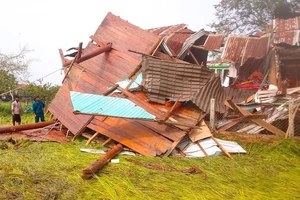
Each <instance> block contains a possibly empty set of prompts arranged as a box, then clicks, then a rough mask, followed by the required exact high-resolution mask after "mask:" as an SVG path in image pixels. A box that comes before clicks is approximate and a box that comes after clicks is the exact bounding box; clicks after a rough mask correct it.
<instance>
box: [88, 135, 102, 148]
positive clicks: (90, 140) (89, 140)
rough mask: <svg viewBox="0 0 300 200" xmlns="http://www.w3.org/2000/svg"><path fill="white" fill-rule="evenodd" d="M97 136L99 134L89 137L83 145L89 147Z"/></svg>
mask: <svg viewBox="0 0 300 200" xmlns="http://www.w3.org/2000/svg"><path fill="white" fill-rule="evenodd" d="M99 134H100V133H99V132H95V133H94V135H93V136H92V137H90V138H89V139H88V141H87V142H86V143H85V146H87V145H89V144H90V143H91V142H92V141H93V140H94V139H95V138H96V137H97V136H98V135H99Z"/></svg>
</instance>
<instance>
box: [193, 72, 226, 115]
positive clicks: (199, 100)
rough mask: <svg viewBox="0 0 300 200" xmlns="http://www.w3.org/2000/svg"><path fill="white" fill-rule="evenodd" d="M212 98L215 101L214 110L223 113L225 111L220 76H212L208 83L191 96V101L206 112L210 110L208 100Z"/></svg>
mask: <svg viewBox="0 0 300 200" xmlns="http://www.w3.org/2000/svg"><path fill="white" fill-rule="evenodd" d="M212 98H214V99H215V102H216V109H215V110H216V111H217V112H220V113H223V112H224V111H225V107H224V101H225V95H224V90H223V88H222V86H221V79H220V77H215V76H212V77H211V78H210V80H209V81H208V83H207V84H206V85H205V86H204V87H202V88H200V89H199V90H198V91H197V92H196V93H195V94H194V96H193V98H192V102H193V103H194V104H196V105H197V106H198V107H199V108H200V109H201V110H203V111H204V112H206V113H209V111H210V100H211V99H212Z"/></svg>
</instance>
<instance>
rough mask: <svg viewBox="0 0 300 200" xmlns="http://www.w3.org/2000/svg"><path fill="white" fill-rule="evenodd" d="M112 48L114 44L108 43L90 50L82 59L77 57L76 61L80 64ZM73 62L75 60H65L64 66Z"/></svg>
mask: <svg viewBox="0 0 300 200" xmlns="http://www.w3.org/2000/svg"><path fill="white" fill-rule="evenodd" d="M111 49H112V44H111V43H110V44H107V45H105V46H103V47H97V48H96V49H94V50H92V51H91V52H89V53H87V54H85V55H84V56H82V57H81V58H80V59H77V60H76V61H75V63H77V64H79V63H81V62H83V61H86V60H88V59H91V58H93V57H95V56H98V55H100V54H102V53H104V52H109V51H110V50H111ZM72 62H73V60H69V61H67V62H65V63H64V65H63V66H64V67H66V66H69V65H70V64H71V63H72Z"/></svg>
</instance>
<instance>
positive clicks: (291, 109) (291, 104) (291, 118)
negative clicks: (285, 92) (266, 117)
mask: <svg viewBox="0 0 300 200" xmlns="http://www.w3.org/2000/svg"><path fill="white" fill-rule="evenodd" d="M294 112H297V111H294V101H293V100H292V101H290V102H289V127H288V130H289V132H288V134H289V137H293V136H294V131H295V126H294V121H295V117H294Z"/></svg>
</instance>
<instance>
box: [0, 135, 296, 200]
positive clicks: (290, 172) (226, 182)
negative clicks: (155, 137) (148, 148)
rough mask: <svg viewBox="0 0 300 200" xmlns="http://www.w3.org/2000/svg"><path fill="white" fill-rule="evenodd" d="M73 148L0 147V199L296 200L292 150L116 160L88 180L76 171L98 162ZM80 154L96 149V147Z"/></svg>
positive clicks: (265, 146) (256, 146) (283, 146)
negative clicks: (191, 170) (198, 171)
mask: <svg viewBox="0 0 300 200" xmlns="http://www.w3.org/2000/svg"><path fill="white" fill-rule="evenodd" d="M84 143H85V140H83V139H82V138H80V139H78V140H76V141H75V143H73V144H58V143H51V142H48V143H38V142H30V141H19V142H18V143H17V144H14V143H12V142H10V141H3V142H0V158H1V161H0V199H72V200H73V199H143V200H148V199H299V198H300V193H299V183H300V167H299V166H300V143H298V142H296V141H293V140H282V141H279V142H278V143H255V142H254V143H242V142H240V144H241V145H242V146H243V147H244V148H245V149H246V150H247V151H248V153H247V154H245V155H233V157H234V160H230V159H228V158H227V157H225V156H218V157H208V158H201V159H188V158H175V157H173V158H172V157H169V158H149V157H143V156H118V158H119V159H120V163H116V164H114V163H109V164H108V165H107V166H106V167H105V168H104V169H103V170H101V172H100V173H98V175H97V176H96V177H95V178H93V179H91V180H83V179H81V177H80V174H81V171H82V169H83V168H84V167H86V166H88V165H89V164H90V163H91V162H93V161H94V160H95V159H97V158H99V157H100V156H101V155H96V154H90V153H84V152H80V148H81V147H85V146H84ZM87 148H96V149H99V148H101V146H100V145H99V144H92V145H90V146H88V147H87ZM128 158H130V159H132V160H136V161H139V162H142V163H144V164H149V163H152V164H153V163H155V164H158V165H161V166H168V167H175V168H177V169H187V168H190V167H198V168H200V169H201V170H202V171H203V172H204V173H205V174H206V179H205V180H204V179H203V178H202V176H201V174H185V173H181V172H169V171H162V170H155V169H148V168H145V167H143V166H139V165H136V164H133V163H131V162H128V161H127V160H126V159H128Z"/></svg>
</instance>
